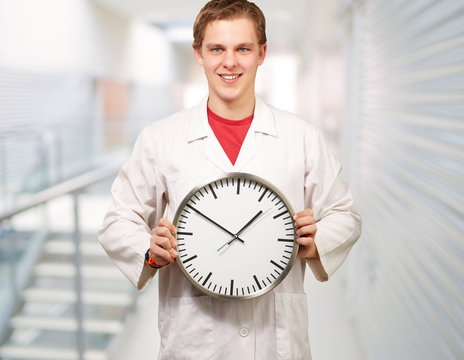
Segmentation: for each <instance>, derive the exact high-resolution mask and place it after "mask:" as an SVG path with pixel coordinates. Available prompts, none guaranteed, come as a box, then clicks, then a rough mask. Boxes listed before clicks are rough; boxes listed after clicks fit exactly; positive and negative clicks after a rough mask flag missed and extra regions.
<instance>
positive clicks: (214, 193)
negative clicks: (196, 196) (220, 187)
mask: <svg viewBox="0 0 464 360" xmlns="http://www.w3.org/2000/svg"><path fill="white" fill-rule="evenodd" d="M216 186H217V185H216ZM209 189H210V190H211V192H212V194H213V196H214V198H215V199H217V195H216V192H215V191H214V189H213V187H212V186H211V184H209Z"/></svg>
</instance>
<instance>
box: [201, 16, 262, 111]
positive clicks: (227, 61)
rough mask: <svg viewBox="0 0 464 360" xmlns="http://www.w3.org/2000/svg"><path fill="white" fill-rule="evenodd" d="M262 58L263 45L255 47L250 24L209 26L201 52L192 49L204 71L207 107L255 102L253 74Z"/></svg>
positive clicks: (235, 21) (243, 20)
mask: <svg viewBox="0 0 464 360" xmlns="http://www.w3.org/2000/svg"><path fill="white" fill-rule="evenodd" d="M265 55H266V45H265V44H264V45H259V44H258V37H257V35H256V30H255V26H254V24H253V22H252V21H251V20H249V19H247V18H239V19H233V20H218V21H214V22H211V23H209V24H208V25H207V27H206V29H205V35H204V38H203V44H202V47H201V49H200V50H198V49H195V57H196V59H197V62H198V63H199V64H200V65H202V66H203V68H204V70H205V74H206V78H207V80H208V86H209V103H210V106H211V105H213V104H214V105H219V106H223V105H226V106H228V107H231V106H234V105H238V106H240V105H243V104H244V103H246V102H247V101H254V86H255V78H256V71H257V69H258V66H259V65H261V64H262V63H263V61H264V57H265Z"/></svg>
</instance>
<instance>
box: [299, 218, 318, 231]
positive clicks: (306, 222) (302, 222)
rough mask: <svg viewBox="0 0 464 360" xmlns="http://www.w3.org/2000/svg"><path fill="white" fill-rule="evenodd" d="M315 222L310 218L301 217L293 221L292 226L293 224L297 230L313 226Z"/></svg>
mask: <svg viewBox="0 0 464 360" xmlns="http://www.w3.org/2000/svg"><path fill="white" fill-rule="evenodd" d="M315 223H316V221H315V220H314V218H313V217H312V216H304V217H301V218H298V219H296V220H295V221H294V224H295V227H296V228H297V229H299V228H301V227H303V226H306V225H312V224H315Z"/></svg>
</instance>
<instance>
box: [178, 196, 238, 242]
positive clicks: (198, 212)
mask: <svg viewBox="0 0 464 360" xmlns="http://www.w3.org/2000/svg"><path fill="white" fill-rule="evenodd" d="M187 207H188V208H189V209H192V210H193V211H195V212H196V213H197V214H198V215H200V216H202V217H204V218H205V219H206V220H208V221H210V222H211V223H213V224H214V225H216V226H217V227H218V228H220V229H222V230H224V231H225V232H226V233H228V234H229V235H232V236H233V237H234V239H237V240H240V241H241V242H242V243H244V241H243V240H242V239H240V238H239V237H238V234H237V235H235V234H233V233H232V232H230V231H229V230H227V229H226V228H225V227H223V226H222V225H220V224H218V223H217V222H216V221H214V220H213V219H211V218H209V217H208V216H206V215H205V214H203V213H202V212H201V211H199V210H197V209H195V208H194V207H193V206H192V205H190V204H187Z"/></svg>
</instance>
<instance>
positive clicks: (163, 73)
mask: <svg viewBox="0 0 464 360" xmlns="http://www.w3.org/2000/svg"><path fill="white" fill-rule="evenodd" d="M170 57H171V53H170V47H169V43H168V41H167V39H166V38H165V36H164V34H163V32H162V31H161V30H157V29H156V28H154V27H151V26H148V25H145V24H142V23H141V22H138V21H136V20H131V19H129V18H126V17H123V16H121V15H118V14H116V13H113V12H110V11H108V10H106V9H104V8H102V7H101V6H99V5H98V4H96V3H94V2H92V1H88V0H67V1H63V0H41V1H35V0H0V66H3V67H14V68H21V69H29V70H45V71H57V72H77V73H81V74H88V75H91V76H99V77H111V78H118V79H122V80H131V79H133V80H136V81H142V82H144V83H153V84H158V85H159V84H167V83H169V79H170V70H169V63H170V62H169V59H170Z"/></svg>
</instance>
